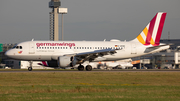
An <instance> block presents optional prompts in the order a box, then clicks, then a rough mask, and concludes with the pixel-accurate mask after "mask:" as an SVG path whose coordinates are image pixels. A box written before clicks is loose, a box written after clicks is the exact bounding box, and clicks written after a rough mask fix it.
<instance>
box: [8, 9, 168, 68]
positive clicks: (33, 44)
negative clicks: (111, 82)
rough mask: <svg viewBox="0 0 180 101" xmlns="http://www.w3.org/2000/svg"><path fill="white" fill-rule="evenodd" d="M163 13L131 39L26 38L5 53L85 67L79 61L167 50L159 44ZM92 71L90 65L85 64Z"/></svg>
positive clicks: (105, 59)
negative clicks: (41, 39) (42, 39)
mask: <svg viewBox="0 0 180 101" xmlns="http://www.w3.org/2000/svg"><path fill="white" fill-rule="evenodd" d="M165 18H166V13H164V12H159V13H157V14H156V15H155V17H154V18H153V19H152V20H151V21H150V23H149V24H148V25H147V26H146V27H145V28H144V30H143V31H142V32H141V33H140V34H139V35H138V36H137V37H136V38H135V39H134V40H131V41H124V42H122V41H119V40H111V41H33V40H32V41H27V42H22V43H19V44H17V45H16V46H14V47H13V48H12V49H10V50H8V51H7V52H6V53H5V55H7V56H8V57H10V58H13V59H18V60H26V61H30V67H29V68H28V70H29V71H31V70H32V62H33V61H46V63H47V65H48V66H50V67H51V66H59V67H64V68H65V67H70V66H71V67H73V66H75V65H76V64H79V66H78V70H79V71H82V70H84V66H83V65H82V63H84V62H88V63H89V62H96V61H116V60H121V59H127V58H133V57H138V56H142V55H147V54H151V53H155V52H158V51H161V50H165V49H168V48H169V47H170V46H169V45H167V44H163V43H159V41H160V37H161V33H162V30H163V26H164V22H165ZM85 69H86V70H87V71H91V70H92V66H91V65H87V66H86V67H85Z"/></svg>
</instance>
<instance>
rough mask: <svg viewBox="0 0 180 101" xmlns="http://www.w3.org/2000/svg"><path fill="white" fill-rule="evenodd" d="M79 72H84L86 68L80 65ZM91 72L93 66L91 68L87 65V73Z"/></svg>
mask: <svg viewBox="0 0 180 101" xmlns="http://www.w3.org/2000/svg"><path fill="white" fill-rule="evenodd" d="M78 70H79V71H83V70H84V66H83V65H81V64H80V65H79V66H78ZM91 70H92V66H91V65H87V66H86V71H91Z"/></svg>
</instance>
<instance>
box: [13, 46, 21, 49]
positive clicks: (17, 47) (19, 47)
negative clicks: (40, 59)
mask: <svg viewBox="0 0 180 101" xmlns="http://www.w3.org/2000/svg"><path fill="white" fill-rule="evenodd" d="M14 48H16V49H22V46H14V47H13V49H14Z"/></svg>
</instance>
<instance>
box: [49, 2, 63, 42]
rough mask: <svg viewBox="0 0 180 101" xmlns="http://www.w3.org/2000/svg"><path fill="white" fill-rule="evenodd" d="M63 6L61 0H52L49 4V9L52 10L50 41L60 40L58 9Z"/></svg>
mask: <svg viewBox="0 0 180 101" xmlns="http://www.w3.org/2000/svg"><path fill="white" fill-rule="evenodd" d="M60 6H61V2H60V0H51V1H50V2H49V8H52V12H50V13H49V15H50V40H51V41H58V40H59V28H58V27H59V24H58V23H59V21H58V9H59V7H60Z"/></svg>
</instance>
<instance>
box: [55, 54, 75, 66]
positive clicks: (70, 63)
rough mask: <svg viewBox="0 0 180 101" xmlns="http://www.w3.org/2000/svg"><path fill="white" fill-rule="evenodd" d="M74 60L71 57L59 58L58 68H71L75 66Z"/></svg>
mask: <svg viewBox="0 0 180 101" xmlns="http://www.w3.org/2000/svg"><path fill="white" fill-rule="evenodd" d="M76 62H77V60H76V58H75V57H73V56H60V57H58V66H59V67H73V66H74V65H76Z"/></svg>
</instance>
